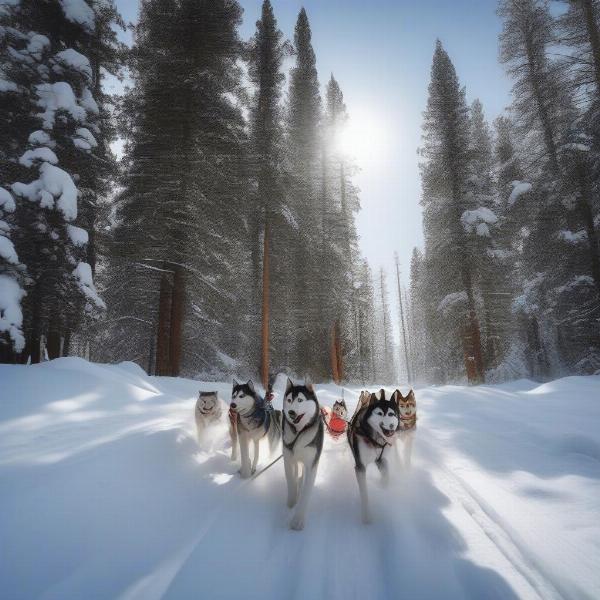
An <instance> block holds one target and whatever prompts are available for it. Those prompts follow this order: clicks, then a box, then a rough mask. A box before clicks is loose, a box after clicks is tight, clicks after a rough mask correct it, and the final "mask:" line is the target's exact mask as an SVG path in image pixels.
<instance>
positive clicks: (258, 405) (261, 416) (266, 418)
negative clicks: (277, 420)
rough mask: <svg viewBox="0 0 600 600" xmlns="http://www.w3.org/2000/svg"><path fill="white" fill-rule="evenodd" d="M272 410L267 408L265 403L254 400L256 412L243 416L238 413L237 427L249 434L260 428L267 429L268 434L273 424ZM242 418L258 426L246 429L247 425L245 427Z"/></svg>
mask: <svg viewBox="0 0 600 600" xmlns="http://www.w3.org/2000/svg"><path fill="white" fill-rule="evenodd" d="M272 410H273V409H272V408H271V409H269V408H267V407H266V406H265V403H264V401H260V400H257V399H256V398H255V399H254V410H253V411H252V412H251V413H250V414H249V415H248V416H245V415H241V414H240V413H236V414H237V417H238V418H237V419H236V425H237V426H238V427H241V428H242V429H243V430H244V431H246V432H248V431H251V430H252V429H258V428H259V427H261V426H262V427H264V428H265V433H267V431H269V426H270V424H271V412H272ZM242 416H243V418H244V419H245V420H246V421H249V422H250V424H251V425H252V424H254V425H256V427H250V428H248V427H246V425H244V422H243V420H242Z"/></svg>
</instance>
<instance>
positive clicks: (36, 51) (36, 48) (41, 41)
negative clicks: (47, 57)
mask: <svg viewBox="0 0 600 600" xmlns="http://www.w3.org/2000/svg"><path fill="white" fill-rule="evenodd" d="M49 47H50V40H49V39H48V37H46V36H45V35H41V34H39V33H30V34H29V43H28V44H27V52H29V54H32V55H33V56H34V57H35V58H37V59H38V60H40V58H41V56H42V52H43V51H44V50H45V49H46V48H49Z"/></svg>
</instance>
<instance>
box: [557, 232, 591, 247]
mask: <svg viewBox="0 0 600 600" xmlns="http://www.w3.org/2000/svg"><path fill="white" fill-rule="evenodd" d="M558 237H559V238H560V239H561V240H564V241H565V242H567V243H569V244H581V243H582V242H585V241H587V232H586V231H585V229H582V230H581V231H578V232H576V233H573V232H572V231H569V230H567V229H564V230H562V231H559V233H558Z"/></svg>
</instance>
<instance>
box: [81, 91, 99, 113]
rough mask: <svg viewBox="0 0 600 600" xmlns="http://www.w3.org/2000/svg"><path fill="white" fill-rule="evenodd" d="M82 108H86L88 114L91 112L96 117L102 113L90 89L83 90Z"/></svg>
mask: <svg viewBox="0 0 600 600" xmlns="http://www.w3.org/2000/svg"><path fill="white" fill-rule="evenodd" d="M80 104H81V106H83V107H84V108H85V110H87V111H88V112H91V113H92V114H94V115H97V114H99V113H100V108H99V107H98V103H97V102H96V101H95V100H94V96H92V92H91V91H90V89H89V88H87V87H85V88H83V92H82V93H81V100H80Z"/></svg>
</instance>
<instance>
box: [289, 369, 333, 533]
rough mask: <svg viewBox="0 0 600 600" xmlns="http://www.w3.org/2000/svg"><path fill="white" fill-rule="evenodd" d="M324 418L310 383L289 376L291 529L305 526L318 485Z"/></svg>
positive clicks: (299, 528)
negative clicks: (317, 477)
mask: <svg viewBox="0 0 600 600" xmlns="http://www.w3.org/2000/svg"><path fill="white" fill-rule="evenodd" d="M323 432H324V426H323V419H322V417H321V410H320V408H319V402H318V400H317V396H316V394H315V390H314V388H313V386H312V385H311V384H306V385H294V384H293V383H292V381H291V380H290V379H288V380H287V385H286V388H285V394H284V396H283V424H282V437H283V464H284V467H285V478H286V480H287V489H288V498H287V505H288V507H289V508H294V514H293V515H292V518H291V520H290V529H296V530H301V529H304V520H305V518H306V509H307V507H308V502H309V500H310V494H311V492H312V489H313V487H314V485H315V478H316V476H317V468H318V466H319V459H320V458H321V452H322V450H323Z"/></svg>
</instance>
